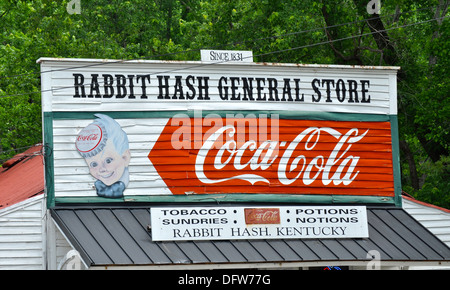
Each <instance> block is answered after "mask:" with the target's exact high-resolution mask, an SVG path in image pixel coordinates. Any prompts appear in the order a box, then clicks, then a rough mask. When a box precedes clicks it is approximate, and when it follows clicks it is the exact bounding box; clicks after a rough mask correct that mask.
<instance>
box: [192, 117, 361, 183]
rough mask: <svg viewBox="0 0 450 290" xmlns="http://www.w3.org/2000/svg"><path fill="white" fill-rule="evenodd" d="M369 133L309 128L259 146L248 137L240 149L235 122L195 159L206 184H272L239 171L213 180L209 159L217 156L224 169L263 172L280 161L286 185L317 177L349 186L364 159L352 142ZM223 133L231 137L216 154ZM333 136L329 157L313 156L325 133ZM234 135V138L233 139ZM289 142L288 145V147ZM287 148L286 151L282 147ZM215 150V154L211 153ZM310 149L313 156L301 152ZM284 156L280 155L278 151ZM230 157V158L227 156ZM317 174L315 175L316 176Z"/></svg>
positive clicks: (281, 177) (216, 162) (216, 134)
mask: <svg viewBox="0 0 450 290" xmlns="http://www.w3.org/2000/svg"><path fill="white" fill-rule="evenodd" d="M368 132H369V129H367V130H366V131H365V132H364V133H362V134H361V135H358V133H359V130H358V129H357V128H352V129H350V130H348V131H347V132H346V133H345V134H341V133H340V132H339V131H337V130H335V129H332V128H329V127H320V128H319V127H309V128H307V129H305V130H303V131H302V132H301V133H300V134H298V135H297V136H296V137H295V138H294V140H292V141H291V142H287V141H277V140H266V141H264V142H262V143H261V144H260V145H259V146H258V145H257V142H256V141H254V140H248V141H246V142H245V143H243V144H242V145H241V146H240V147H239V148H238V143H237V142H236V141H235V140H234V139H232V138H233V137H234V136H235V133H236V129H235V128H234V126H232V125H228V126H223V127H221V128H219V129H218V130H217V131H216V132H214V133H213V134H211V135H210V136H209V137H208V138H207V139H206V140H205V142H204V143H203V145H202V146H201V148H200V150H199V152H198V154H197V157H196V160H195V174H196V176H197V178H198V179H199V180H200V181H201V182H203V183H205V184H215V183H221V182H225V181H229V180H236V179H240V180H245V181H247V182H249V183H250V184H252V185H254V184H255V183H257V182H263V183H267V184H270V181H269V180H268V179H267V178H265V177H264V176H262V175H261V173H260V174H249V173H246V174H238V175H235V176H229V177H224V178H221V179H212V178H209V177H208V176H206V174H205V170H204V167H205V160H206V159H207V158H208V157H209V158H211V157H214V168H215V169H216V170H221V169H222V168H224V167H225V166H227V165H232V166H233V167H234V169H235V170H238V171H239V170H243V169H246V170H248V169H250V170H252V171H254V170H257V169H259V172H261V171H265V170H267V169H269V168H270V167H271V166H274V164H278V170H277V178H278V180H279V182H280V183H281V184H283V185H289V184H292V183H294V182H295V181H297V180H300V181H301V182H302V183H303V184H304V185H310V184H312V183H313V182H314V181H316V180H321V182H322V184H323V185H329V184H330V183H333V184H334V185H340V184H343V185H349V184H351V183H352V181H353V180H355V178H356V177H357V176H358V173H359V171H355V169H356V165H357V164H358V161H359V159H360V157H359V156H353V155H350V154H347V153H348V152H349V150H350V149H351V147H352V144H355V143H357V142H359V141H360V140H361V139H363V138H364V136H366V134H367V133H368ZM223 134H227V135H228V137H229V138H228V140H227V141H226V142H224V144H223V145H222V146H221V147H220V148H219V149H218V150H217V153H216V155H215V156H212V154H214V151H213V150H212V149H213V147H216V148H217V144H215V143H216V142H217V141H218V140H219V141H220V140H222V136H223ZM324 134H329V135H331V136H332V137H333V138H334V139H333V140H335V141H336V144H335V145H334V149H333V150H332V151H331V152H330V154H329V155H328V156H326V155H325V156H324V155H319V154H317V155H315V156H314V157H313V158H312V159H311V154H312V153H313V151H314V149H315V148H316V145H317V144H318V143H320V140H321V136H323V135H324ZM230 138H231V139H230ZM286 145H287V147H286ZM283 147H285V148H286V149H285V150H284V151H282V150H281V149H280V148H283ZM246 151H247V154H248V153H249V152H248V151H250V152H251V153H252V154H253V157H252V158H250V159H249V160H248V161H247V162H245V163H242V157H243V155H244V154H245V152H246ZM211 152H212V153H211ZM294 152H295V155H294ZM299 152H300V153H301V152H304V153H305V154H306V153H307V152H309V155H308V156H309V157H307V156H305V155H303V154H299ZM279 153H280V154H281V156H278V154H279ZM227 156H228V157H227ZM312 174H313V175H312Z"/></svg>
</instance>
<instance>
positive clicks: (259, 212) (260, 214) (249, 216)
mask: <svg viewBox="0 0 450 290" xmlns="http://www.w3.org/2000/svg"><path fill="white" fill-rule="evenodd" d="M244 213H245V223H246V224H247V225H254V224H279V223H280V209H279V208H246V209H244Z"/></svg>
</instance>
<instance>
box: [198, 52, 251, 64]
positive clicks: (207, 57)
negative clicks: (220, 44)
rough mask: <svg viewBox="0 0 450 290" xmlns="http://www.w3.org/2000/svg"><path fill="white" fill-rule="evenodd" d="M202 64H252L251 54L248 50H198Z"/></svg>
mask: <svg viewBox="0 0 450 290" xmlns="http://www.w3.org/2000/svg"><path fill="white" fill-rule="evenodd" d="M200 54H201V59H202V61H204V62H219V63H221V62H224V63H225V62H226V63H236V62H237V63H239V62H246V63H247V62H250V63H251V62H253V52H252V51H251V50H250V51H249V50H204V49H202V50H200Z"/></svg>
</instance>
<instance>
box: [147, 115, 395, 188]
mask: <svg viewBox="0 0 450 290" xmlns="http://www.w3.org/2000/svg"><path fill="white" fill-rule="evenodd" d="M148 157H149V159H150V161H151V162H152V164H153V166H154V167H155V168H156V170H157V171H158V174H159V175H160V176H161V177H162V178H163V180H164V182H165V183H166V185H167V187H168V188H169V189H170V190H171V192H172V193H173V194H213V193H288V194H344V195H345V194H347V195H389V196H393V195H394V185H393V177H392V149H391V136H390V123H389V122H350V121H318V120H289V119H278V118H273V116H272V118H270V117H267V116H266V117H264V118H262V117H261V116H258V117H255V118H252V119H251V120H249V119H248V118H245V117H244V118H237V117H236V116H234V117H232V118H220V117H210V118H200V119H199V118H188V117H185V118H178V117H174V118H172V119H170V120H169V121H168V122H167V124H166V126H165V128H164V129H163V131H162V132H161V134H160V136H159V138H158V140H157V141H156V143H155V145H154V146H153V148H152V150H151V152H150V153H149V155H148Z"/></svg>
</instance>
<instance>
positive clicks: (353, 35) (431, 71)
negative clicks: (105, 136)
mask: <svg viewBox="0 0 450 290" xmlns="http://www.w3.org/2000/svg"><path fill="white" fill-rule="evenodd" d="M68 2H69V1H68V0H66V1H50V0H0V160H5V159H7V158H9V157H11V156H12V155H14V154H15V153H17V151H21V150H20V149H21V148H22V149H23V147H26V146H30V145H32V144H34V143H39V142H41V138H42V137H41V134H42V133H41V113H40V110H41V109H40V74H39V66H38V65H37V64H36V60H37V59H38V58H40V57H66V58H112V59H173V60H198V59H199V58H200V53H199V49H202V48H217V49H243V50H252V51H253V53H254V55H255V61H259V62H285V63H323V64H358V65H395V66H401V67H402V70H401V71H400V73H399V77H398V95H399V96H398V103H399V123H400V124H399V125H400V126H399V127H400V141H401V142H400V144H401V151H402V156H401V162H402V163H401V165H402V183H403V187H404V189H405V190H406V191H408V192H409V193H412V194H413V195H415V196H416V197H418V198H421V199H422V200H425V201H428V202H433V203H435V204H438V205H441V206H444V207H447V208H450V201H449V194H448V191H449V127H450V126H449V116H450V112H449V110H450V104H449V98H448V96H449V92H450V88H449V77H448V74H449V71H448V68H449V61H450V60H449V58H448V55H449V51H450V37H449V33H450V23H449V20H448V18H447V17H448V6H449V1H448V0H424V1H420V2H419V1H413V0H400V1H399V0H396V1H394V0H381V11H380V12H379V14H368V13H367V10H366V7H367V4H368V2H369V0H341V1H332V0H318V1H312V0H307V1H305V0H289V1H288V0H235V1H228V0H227V1H226V0H210V1H206V0H152V1H148V0H133V1H123V0H80V4H81V13H80V14H69V13H68V11H67V9H66V6H67V3H68ZM433 19H434V20H433ZM325 27H327V28H326V29H325ZM16 149H17V150H16Z"/></svg>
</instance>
